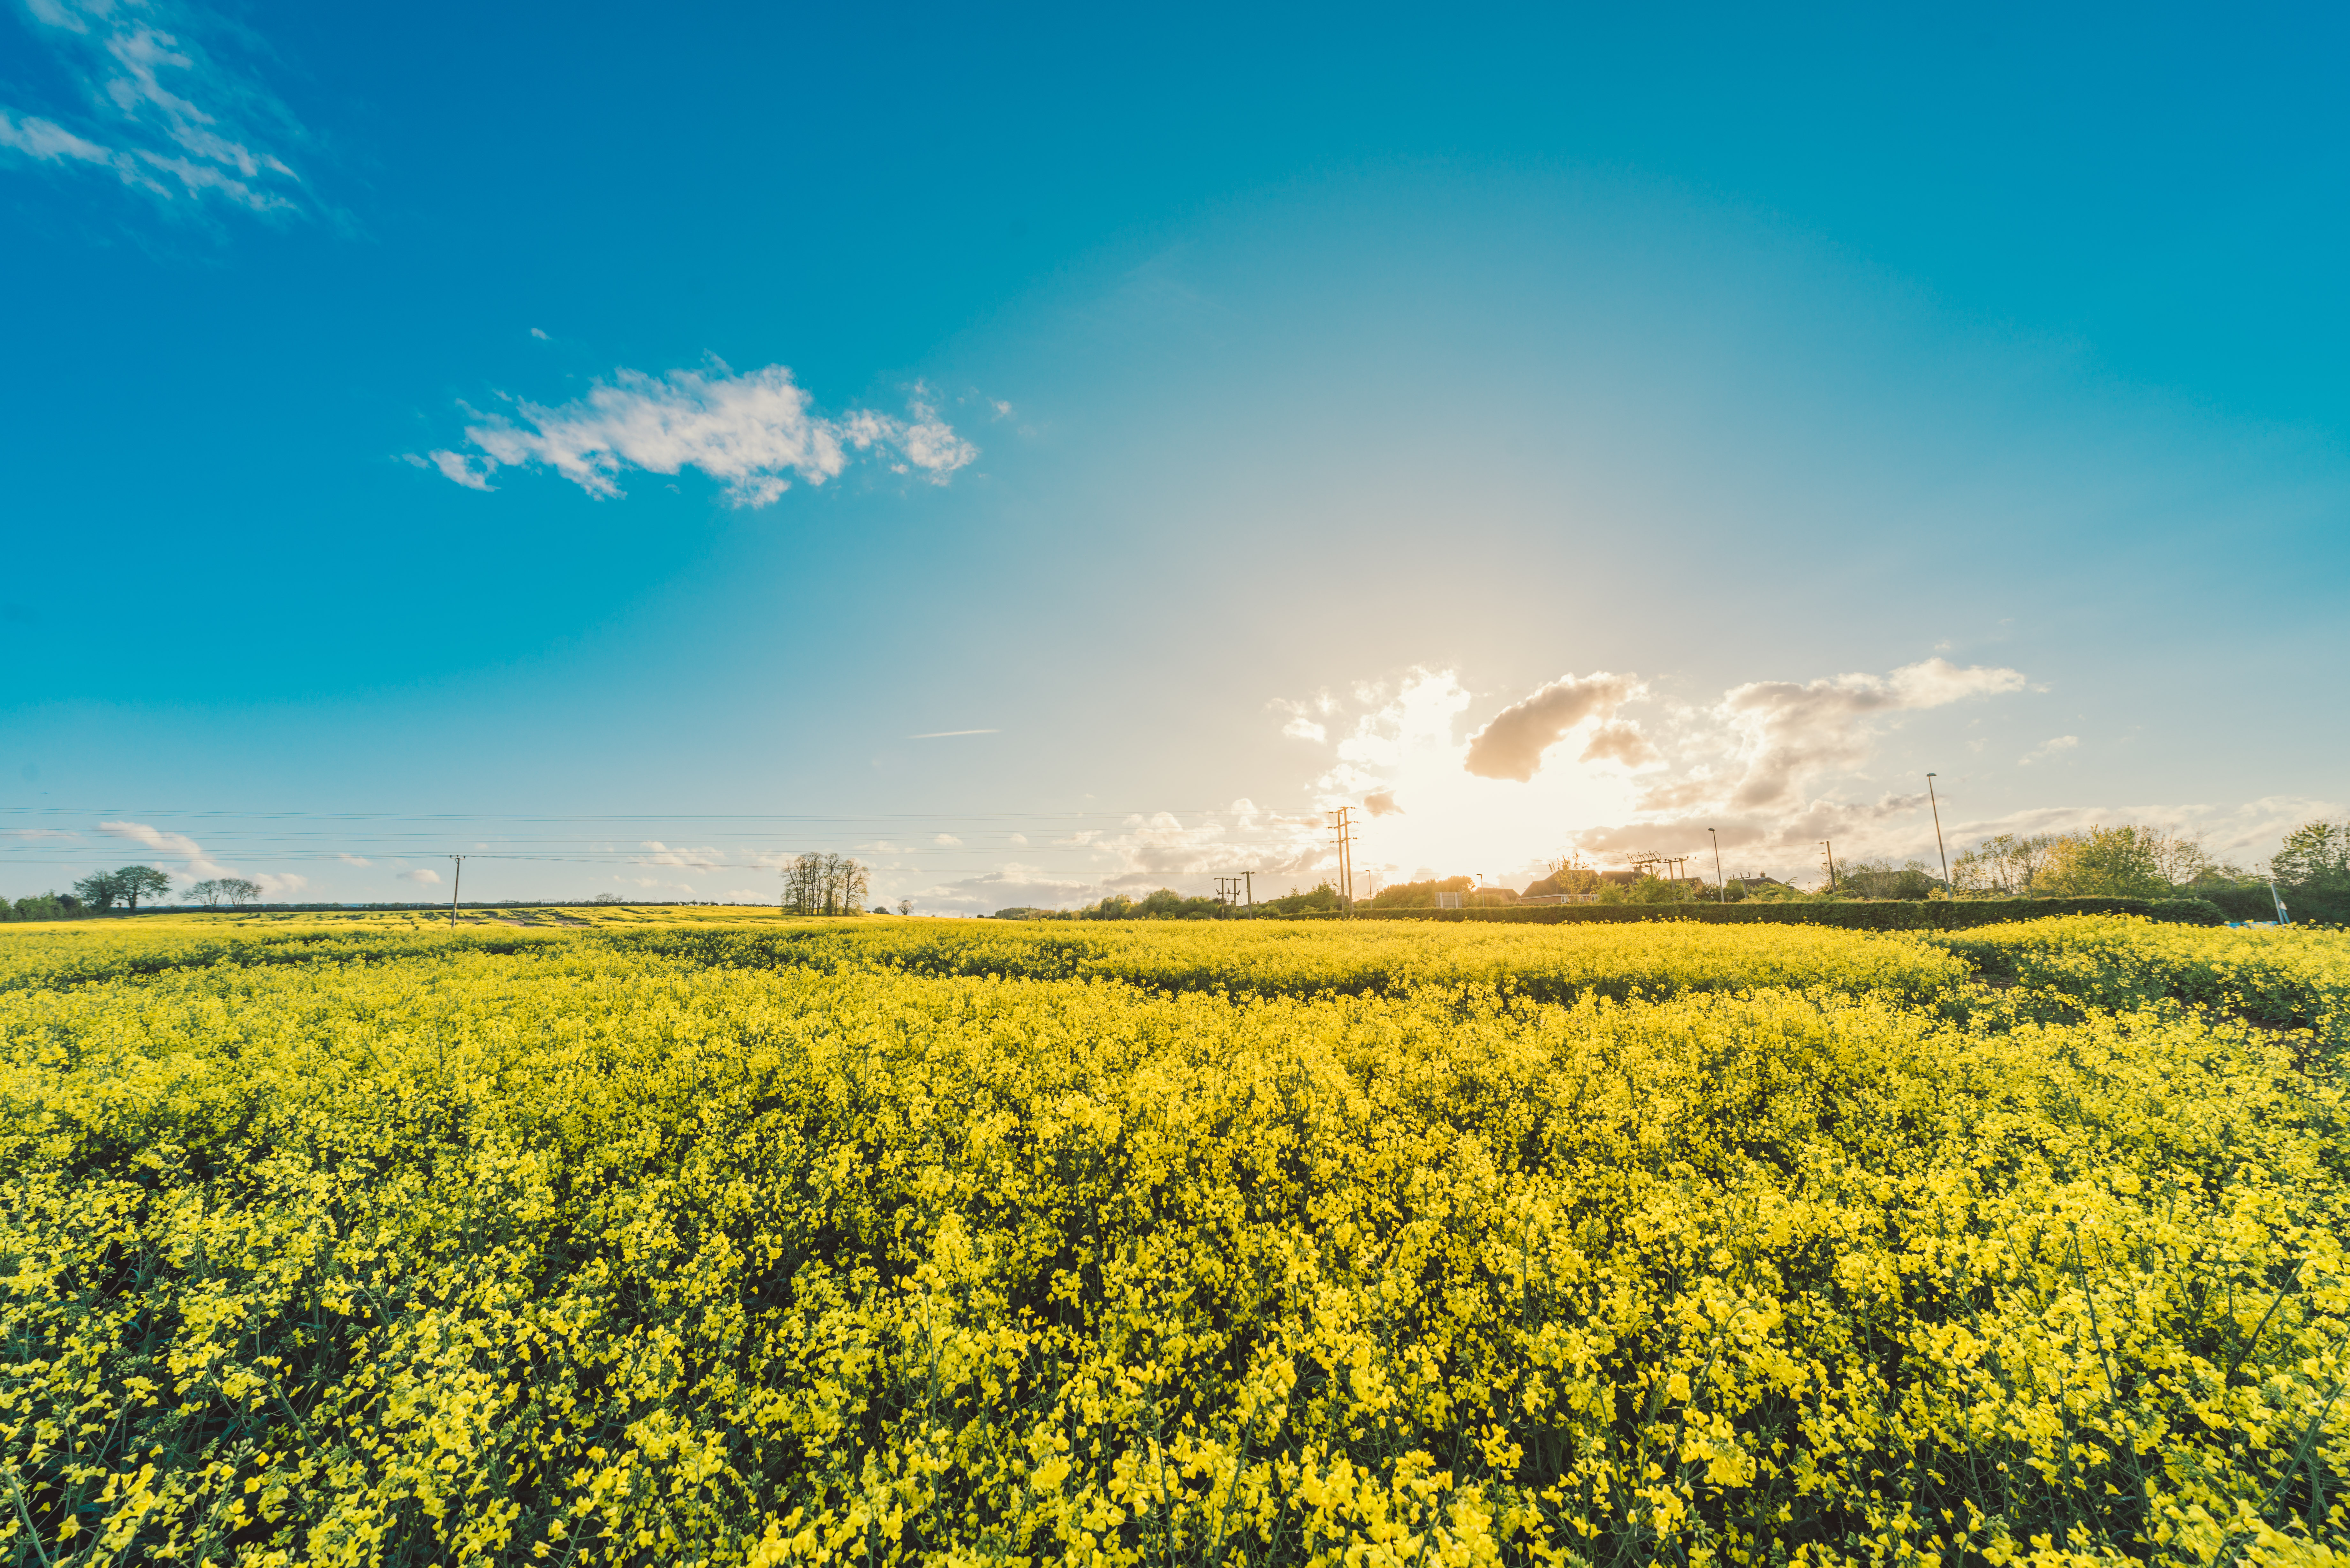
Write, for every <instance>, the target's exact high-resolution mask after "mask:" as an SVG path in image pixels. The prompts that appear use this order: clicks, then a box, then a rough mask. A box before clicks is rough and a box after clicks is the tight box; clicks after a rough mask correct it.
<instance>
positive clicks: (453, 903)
mask: <svg viewBox="0 0 2350 1568" xmlns="http://www.w3.org/2000/svg"><path fill="white" fill-rule="evenodd" d="M449 858H450V859H452V860H454V861H455V862H456V863H457V875H456V876H455V877H453V878H452V879H451V881H450V883H449V923H450V924H451V925H452V926H453V925H455V924H456V923H457V889H458V888H463V886H464V885H465V857H463V856H462V855H452V856H451V857H449Z"/></svg>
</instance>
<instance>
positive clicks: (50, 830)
mask: <svg viewBox="0 0 2350 1568" xmlns="http://www.w3.org/2000/svg"><path fill="white" fill-rule="evenodd" d="M80 836H81V835H80V834H78V833H62V832H59V831H58V830H57V828H54V827H11V828H8V829H6V830H5V831H0V838H27V839H31V838H79V837H80Z"/></svg>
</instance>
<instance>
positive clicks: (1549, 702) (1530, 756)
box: [1461, 670, 1642, 784]
mask: <svg viewBox="0 0 2350 1568" xmlns="http://www.w3.org/2000/svg"><path fill="white" fill-rule="evenodd" d="M1641 690H1642V689H1641V687H1640V684H1639V682H1638V681H1637V680H1633V679H1632V678H1631V677H1630V676H1628V675H1610V674H1608V673H1607V671H1606V670H1601V671H1599V672H1598V673H1596V674H1593V675H1586V676H1583V677H1581V678H1580V679H1578V678H1576V677H1575V676H1573V675H1568V676H1565V677H1563V678H1561V679H1559V680H1554V681H1552V682H1551V683H1550V684H1549V685H1547V686H1545V687H1544V688H1542V689H1541V690H1540V691H1536V692H1534V694H1533V695H1531V696H1528V697H1524V698H1521V699H1520V700H1519V701H1515V702H1513V703H1511V704H1510V705H1509V706H1508V707H1506V708H1504V709H1503V710H1502V711H1500V712H1499V713H1496V714H1494V715H1493V718H1492V722H1490V723H1488V724H1487V725H1486V726H1485V727H1484V728H1483V729H1482V730H1480V731H1478V732H1477V733H1476V734H1474V735H1472V736H1471V737H1470V740H1469V752H1468V754H1467V755H1466V756H1465V757H1463V758H1462V759H1461V766H1462V767H1463V768H1466V769H1467V770H1468V771H1469V772H1471V773H1472V774H1476V775H1477V776H1478V777H1479V778H1487V779H1515V780H1516V781H1517V782H1518V783H1520V784H1524V783H1526V782H1527V781H1528V780H1530V779H1532V778H1533V777H1534V773H1535V771H1536V770H1537V769H1539V768H1540V767H1541V766H1542V759H1543V753H1544V752H1545V751H1547V750H1548V749H1549V748H1550V747H1552V746H1554V745H1555V744H1557V743H1558V742H1559V741H1560V740H1561V739H1562V738H1563V737H1564V736H1565V734H1566V732H1568V731H1569V730H1572V729H1574V728H1575V726H1576V725H1577V724H1580V723H1582V722H1584V721H1586V720H1595V721H1598V722H1602V723H1605V722H1606V721H1607V720H1608V719H1609V718H1611V717H1613V716H1614V714H1615V712H1616V710H1617V708H1619V707H1621V706H1623V705H1624V704H1625V703H1626V702H1628V701H1632V700H1633V699H1634V698H1636V697H1638V695H1640V693H1641ZM1595 744H1596V742H1595ZM1592 754H1593V753H1589V752H1586V753H1585V755H1586V757H1589V756H1591V755H1592ZM1601 754H1612V753H1606V752H1603V753H1601ZM1619 760H1620V759H1619Z"/></svg>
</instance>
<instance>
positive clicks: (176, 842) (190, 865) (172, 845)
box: [98, 822, 310, 898]
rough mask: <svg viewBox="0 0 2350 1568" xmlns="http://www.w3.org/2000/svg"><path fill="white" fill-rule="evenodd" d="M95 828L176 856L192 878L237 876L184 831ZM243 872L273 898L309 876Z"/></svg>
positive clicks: (121, 825)
mask: <svg viewBox="0 0 2350 1568" xmlns="http://www.w3.org/2000/svg"><path fill="white" fill-rule="evenodd" d="M98 830H99V832H100V833H103V834H105V835H107V836H109V837H110V838H120V839H127V840H129V841H130V843H133V844H143V845H145V846H147V847H148V848H150V849H152V850H154V851H155V852H156V853H158V854H159V855H176V856H179V857H181V858H182V869H181V871H180V872H179V873H178V875H180V876H182V877H186V878H188V879H189V880H191V881H201V880H203V879H205V878H207V877H234V876H238V875H240V873H238V872H237V871H235V870H234V869H232V868H231V867H227V866H224V865H223V864H221V863H220V862H219V861H218V860H215V859H214V858H213V857H211V856H210V855H207V854H205V853H204V848H203V846H202V845H200V844H198V843H197V842H196V841H195V840H194V839H192V838H191V837H189V836H187V835H186V834H184V833H170V832H166V831H165V830H164V829H162V828H160V827H157V826H153V825H152V824H151V823H145V822H101V823H99V825H98ZM243 875H244V876H245V877H246V878H247V879H248V880H250V881H252V882H254V883H255V884H257V885H258V886H259V887H260V888H261V890H262V892H263V893H264V894H265V895H266V896H268V897H270V898H283V897H285V896H286V895H288V894H292V893H299V892H301V891H302V890H303V889H304V888H307V887H309V885H310V879H309V878H308V877H297V876H295V875H292V874H291V873H284V872H274V871H254V872H247V873H243Z"/></svg>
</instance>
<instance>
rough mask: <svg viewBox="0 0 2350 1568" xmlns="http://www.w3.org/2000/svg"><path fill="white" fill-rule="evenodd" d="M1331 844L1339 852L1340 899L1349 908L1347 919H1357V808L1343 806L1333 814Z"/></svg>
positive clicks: (1338, 889)
mask: <svg viewBox="0 0 2350 1568" xmlns="http://www.w3.org/2000/svg"><path fill="white" fill-rule="evenodd" d="M1329 816H1330V843H1331V845H1332V846H1333V847H1335V848H1336V850H1337V851H1338V888H1337V892H1338V897H1339V898H1340V899H1341V900H1342V901H1344V903H1345V904H1346V906H1347V919H1350V920H1351V919H1354V918H1355V808H1354V807H1353V806H1351V805H1342V806H1340V807H1339V808H1338V809H1337V810H1336V811H1334V812H1331V813H1330V814H1329Z"/></svg>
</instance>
